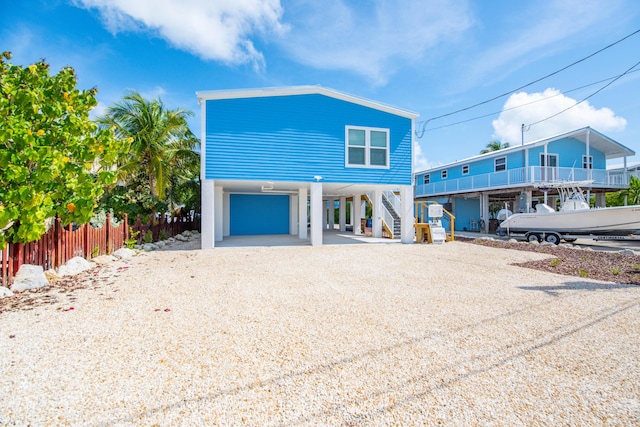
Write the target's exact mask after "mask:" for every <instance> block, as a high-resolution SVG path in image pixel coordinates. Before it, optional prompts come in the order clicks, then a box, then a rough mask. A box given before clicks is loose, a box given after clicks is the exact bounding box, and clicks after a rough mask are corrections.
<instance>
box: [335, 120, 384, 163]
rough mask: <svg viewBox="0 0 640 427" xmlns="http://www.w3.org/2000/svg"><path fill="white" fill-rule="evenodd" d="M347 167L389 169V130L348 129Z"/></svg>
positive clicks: (352, 127)
mask: <svg viewBox="0 0 640 427" xmlns="http://www.w3.org/2000/svg"><path fill="white" fill-rule="evenodd" d="M345 139H346V141H345V143H346V153H345V164H346V166H347V167H363V168H385V169H387V168H389V129H379V128H366V127H357V126H347V127H346V137H345Z"/></svg>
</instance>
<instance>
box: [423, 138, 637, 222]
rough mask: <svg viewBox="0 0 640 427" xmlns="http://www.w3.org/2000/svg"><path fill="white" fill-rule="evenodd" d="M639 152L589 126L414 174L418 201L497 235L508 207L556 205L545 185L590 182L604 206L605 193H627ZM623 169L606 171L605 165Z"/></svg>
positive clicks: (524, 209)
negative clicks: (630, 165)
mask: <svg viewBox="0 0 640 427" xmlns="http://www.w3.org/2000/svg"><path fill="white" fill-rule="evenodd" d="M634 154H635V152H634V151H633V150H631V149H629V148H627V147H625V146H624V145H622V144H620V143H618V142H616V141H614V140H613V139H611V138H608V137H607V136H605V135H603V134H601V133H600V132H598V131H596V130H594V129H591V128H589V127H586V128H583V129H578V130H575V131H573V132H569V133H565V134H562V135H557V136H554V137H551V138H545V139H541V140H539V141H534V142H529V143H526V144H523V145H518V146H513V147H509V148H505V149H502V150H498V151H493V152H489V153H486V154H482V155H478V156H474V157H470V158H468V159H465V160H460V161H457V162H454V163H450V164H447V165H444V166H439V167H436V168H432V169H428V170H425V171H422V172H418V173H416V174H415V197H416V200H435V201H439V202H440V203H443V204H444V205H445V208H447V209H448V210H450V211H452V212H453V214H454V215H455V217H456V222H455V229H456V230H478V231H480V230H482V231H485V232H493V228H494V227H495V225H496V224H495V220H494V221H491V220H492V219H494V218H493V217H494V216H495V213H496V211H497V210H498V209H500V208H503V207H504V206H505V203H506V206H507V207H508V209H509V210H511V211H512V212H528V211H529V210H531V209H532V208H533V207H534V206H535V204H536V203H537V202H547V203H551V204H552V205H553V200H547V199H548V198H553V197H555V195H554V194H552V193H550V192H549V191H548V188H547V187H545V184H547V185H548V184H549V183H553V182H558V181H590V182H591V183H590V184H589V185H588V186H587V187H586V188H584V190H585V191H587V192H588V194H589V195H595V199H596V206H600V207H603V206H604V205H605V193H606V192H611V191H617V190H619V189H622V188H626V187H627V185H628V182H629V174H628V172H627V168H626V166H627V157H628V156H633V155H634ZM618 158H623V159H624V168H623V169H619V170H615V171H613V170H607V160H611V159H618Z"/></svg>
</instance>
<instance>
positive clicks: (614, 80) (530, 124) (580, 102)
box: [527, 61, 640, 130]
mask: <svg viewBox="0 0 640 427" xmlns="http://www.w3.org/2000/svg"><path fill="white" fill-rule="evenodd" d="M638 65H640V61H638V62H636V63H635V64H634V65H633V66H632V67H631V68H629V69H627V71H625V72H624V73H622V74H620V75H619V76H618V77H616V78H615V79H613V80H611V81H610V82H609V83H607V84H606V85H604V86H602V87H601V88H600V89H598V90H597V91H595V92H593V93H592V94H591V95H589V96H587V97H586V98H582V99H581V100H580V101H578V102H576V103H575V104H573V105H572V106H570V107H567V108H565V109H564V110H562V111H558V112H557V113H555V114H553V115H551V116H549V117H546V118H544V119H542V120H538V121H537V122H533V123H529V125H528V126H527V130H529V129H530V128H531V126H533V125H537V124H538V123H542V122H544V121H546V120H549V119H551V118H554V117H556V116H558V115H560V114H562V113H564V112H565V111H568V110H570V109H572V108H573V107H575V106H577V105H579V104H582V103H583V102H584V101H586V100H587V99H589V98H591V97H592V96H594V95H596V94H597V93H599V92H601V91H603V90H604V89H606V88H607V87H608V86H611V85H612V84H613V83H614V82H616V81H617V80H618V79H620V78H621V77H623V76H626V75H627V74H629V73H630V72H631V70H633V69H634V68H636V67H637V66H638Z"/></svg>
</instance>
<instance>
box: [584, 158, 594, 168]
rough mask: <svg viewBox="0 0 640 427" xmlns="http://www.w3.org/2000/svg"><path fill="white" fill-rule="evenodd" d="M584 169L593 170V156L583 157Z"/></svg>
mask: <svg viewBox="0 0 640 427" xmlns="http://www.w3.org/2000/svg"><path fill="white" fill-rule="evenodd" d="M582 169H593V156H588V158H587V156H586V155H582Z"/></svg>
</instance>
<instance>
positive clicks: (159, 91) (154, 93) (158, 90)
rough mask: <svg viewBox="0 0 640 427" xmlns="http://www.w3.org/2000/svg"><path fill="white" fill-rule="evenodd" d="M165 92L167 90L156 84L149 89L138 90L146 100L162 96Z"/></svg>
mask: <svg viewBox="0 0 640 427" xmlns="http://www.w3.org/2000/svg"><path fill="white" fill-rule="evenodd" d="M166 93H167V91H166V90H165V89H164V88H163V87H162V86H156V87H154V88H152V89H149V90H143V91H140V95H142V97H143V98H145V99H148V100H153V99H158V98H162V97H163V96H164V95H165V94H166Z"/></svg>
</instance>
